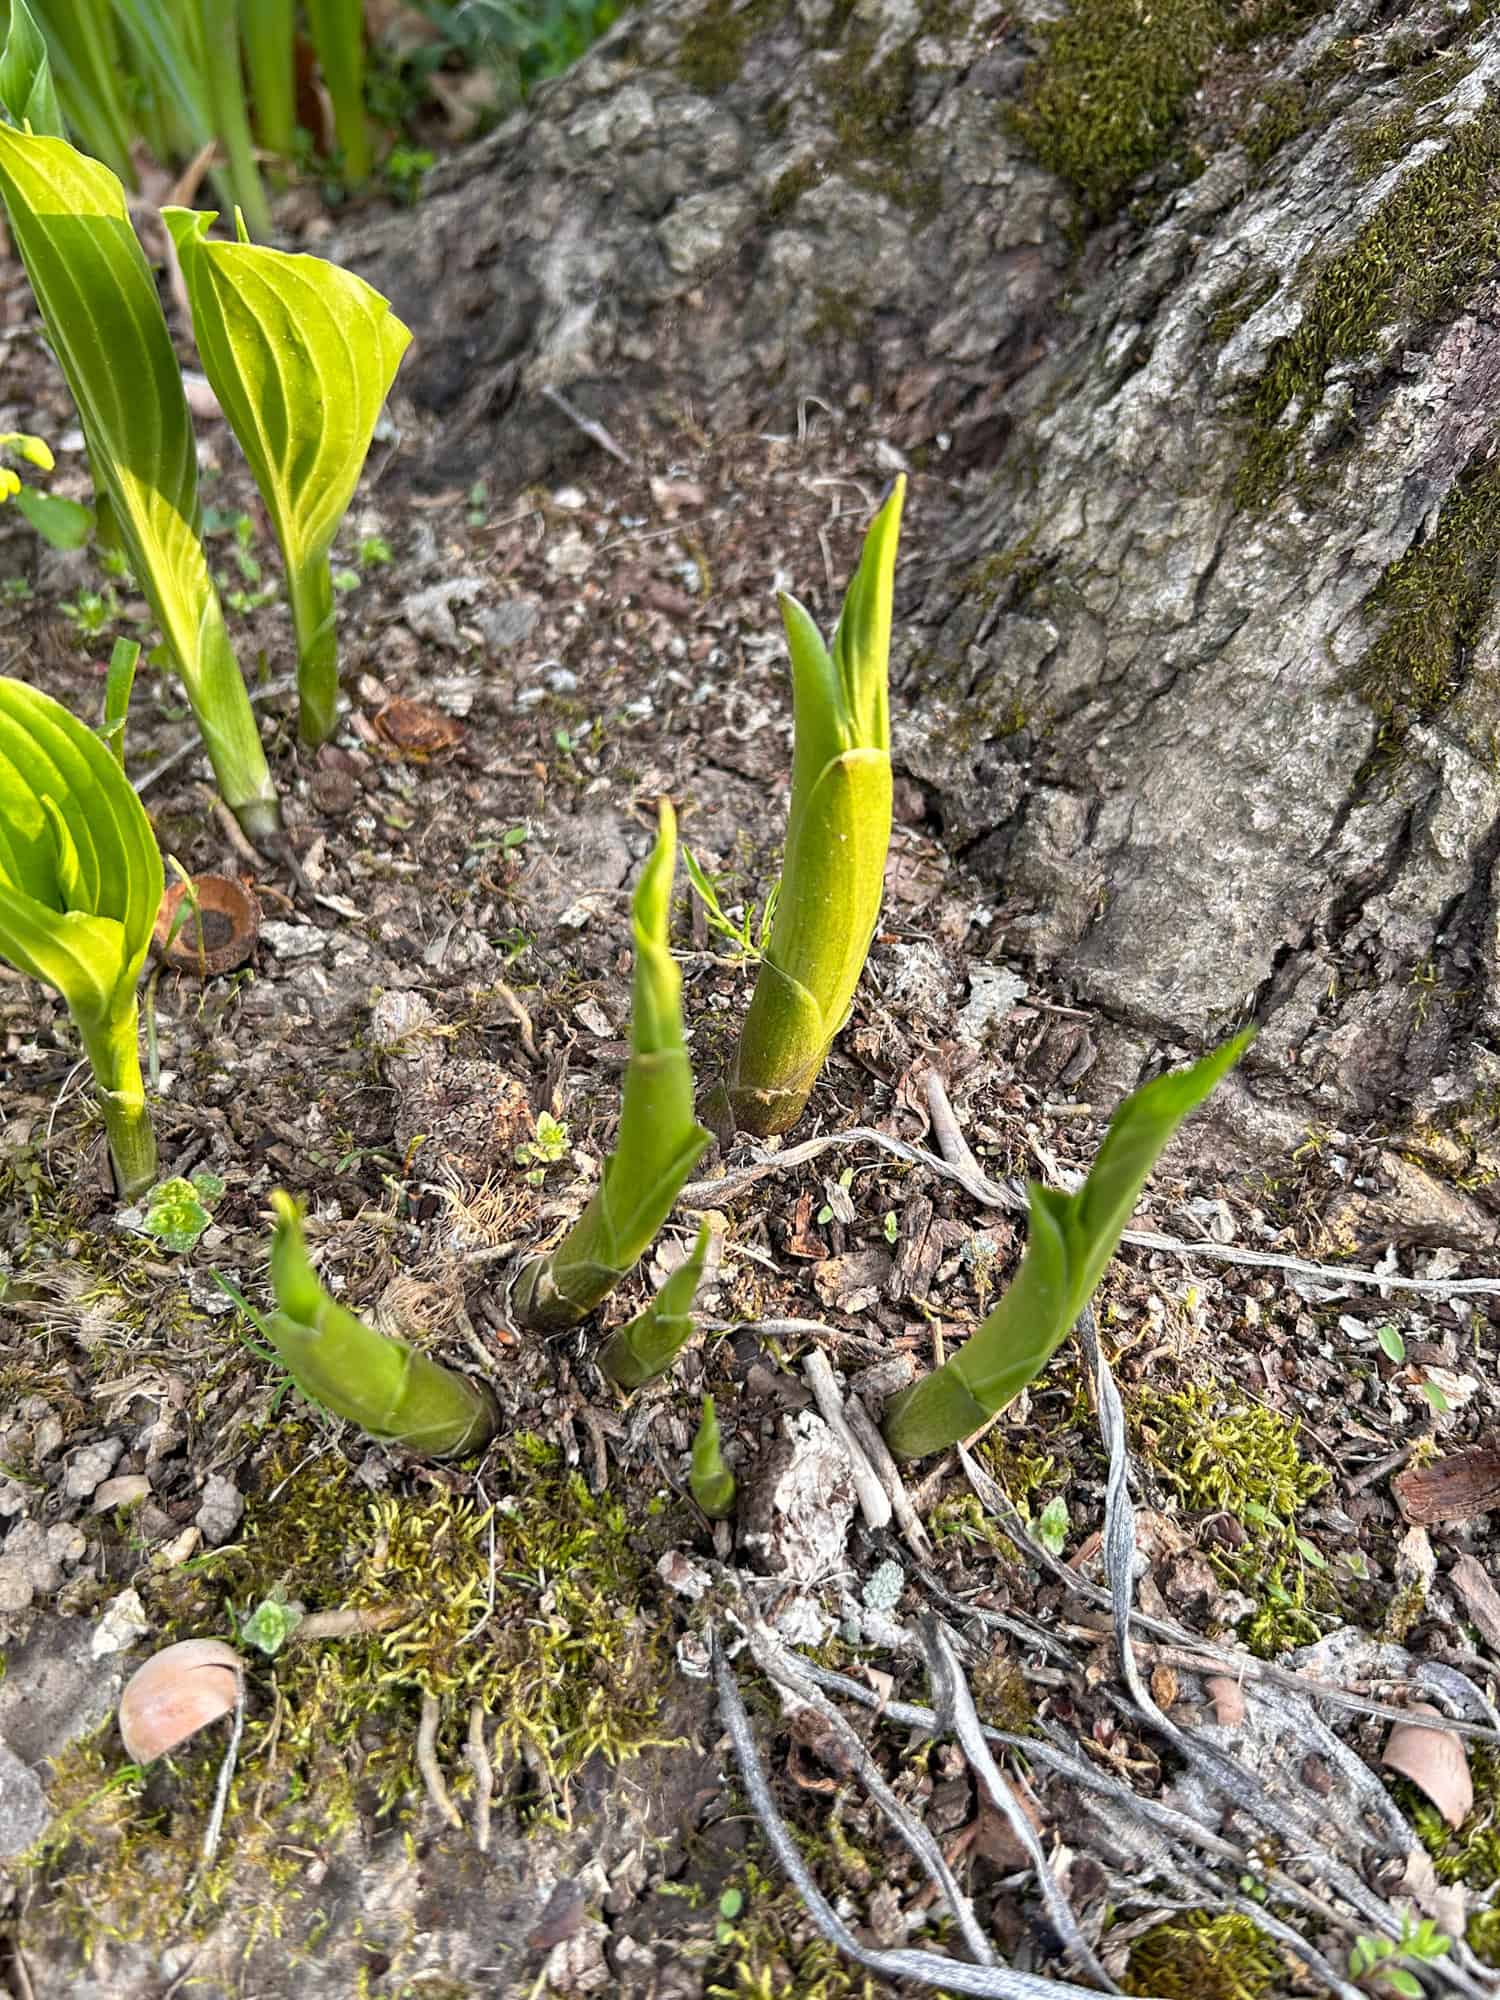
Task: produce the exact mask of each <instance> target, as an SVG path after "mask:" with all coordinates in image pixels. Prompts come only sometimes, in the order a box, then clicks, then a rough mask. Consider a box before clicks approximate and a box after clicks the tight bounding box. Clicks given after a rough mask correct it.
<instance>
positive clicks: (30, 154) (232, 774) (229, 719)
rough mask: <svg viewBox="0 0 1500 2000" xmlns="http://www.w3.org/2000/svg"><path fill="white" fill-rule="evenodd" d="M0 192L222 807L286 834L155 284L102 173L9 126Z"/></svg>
mask: <svg viewBox="0 0 1500 2000" xmlns="http://www.w3.org/2000/svg"><path fill="white" fill-rule="evenodd" d="M0 197H3V199H4V202H5V207H6V212H7V214H8V216H9V218H10V226H11V234H12V236H13V237H14V239H15V243H16V247H17V249H18V250H19V251H20V254H21V260H22V262H23V263H24V265H25V267H26V275H27V277H28V278H29V279H30V281H31V289H32V291H33V292H34V293H35V295H36V301H37V304H38V306H39V307H40V308H41V313H42V318H43V321H44V322H45V324H46V328H47V337H48V340H49V342H50V343H51V346H52V351H53V353H54V354H55V355H56V356H57V359H58V362H59V364H60V365H61V368H62V371H63V374H64V375H65V376H66V378H67V383H68V387H69V389H70V390H71V391H72V393H73V400H74V402H75V403H76V404H77V405H78V413H79V417H80V419H81V420H82V424H83V434H84V439H85V441H86V443H87V445H88V450H89V459H90V463H91V465H92V466H93V469H94V474H95V477H96V479H97V480H98V481H99V483H100V485H101V488H102V492H103V496H104V498H105V499H106V500H107V502H108V507H109V513H110V516H111V519H112V520H113V522H114V525H115V528H116V530H117V531H118V533H119V536H120V538H121V540H122V542H123V544H124V547H125V551H126V553H127V555H128V557H129V561H130V567H131V568H132V570H133V571H134V572H135V575H136V578H137V581H138V582H139V584H140V586H141V588H142V590H143V591H144V592H145V594H146V597H147V600H148V602H149V603H150V606H151V610H152V612H153V614H154V616H155V618H156V622H157V624H158V625H159V626H160V627H161V631H162V636H163V638H164V639H165V641H166V645H167V650H168V653H169V655H170V657H171V660H172V664H173V665H174V667H175V668H176V670H177V672H178V674H179V675H180V676H181V678H182V683H183V686H184V687H185V688H186V689H187V694H188V699H189V701H190V702H191V703H192V706H193V712H194V714H195V715H196V716H197V719H198V725H199V727H200V729H201V730H202V732H203V740H204V744H205V747H206V748H207V750H208V755H209V760H210V762H211V763H212V765H213V768H214V775H215V777H216V778H217V780H218V784H219V789H220V791H221V793H222V794H223V797H224V802H225V804H226V805H228V806H229V808H230V810H231V811H232V812H233V813H234V815H235V817H236V818H237V819H238V820H239V822H240V824H241V826H242V827H243V828H244V830H245V832H246V833H247V834H248V835H249V837H250V839H251V840H253V841H260V842H266V841H268V840H271V839H274V837H275V836H276V835H277V833H278V832H279V829H280V814H279V811H278V808H277V803H276V790H275V787H274V786H273V784H272V782H271V774H270V772H269V770H268V769H267V766H266V759H265V753H264V751H263V750H262V749H261V742H260V732H259V730H258V728H257V727H256V721H255V714H254V711H253V710H252V709H251V706H250V699H249V696H248V694H247V692H246V689H245V683H244V680H243V679H242V677H241V675H240V670H239V666H238V664H237V662H236V660H235V657H234V651H233V648H232V647H231V646H230V643H229V634H228V632H227V631H226V630H225V627H224V614H223V611H222V609H221V608H220V604H219V598H218V593H217V591H216V590H215V589H214V585H213V580H212V578H211V577H210V575H209V573H208V565H207V562H206V561H205V559H204V554H203V548H202V545H201V543H200V542H199V539H198V459H197V451H196V448H195V446H194V442H193V432H192V424H191V421H190V419H189V416H188V407H187V402H186V399H185V398H184V396H183V390H182V376H181V372H180V370H179V369H178V366H177V359H176V356H175V355H174V353H173V351H172V342H171V338H170V336H169V335H168V333H167V324H166V320H165V319H164V318H163V316H162V309H161V304H160V302H159V300H158V298H157V294H156V284H155V280H154V279H153V278H152V275H151V270H150V267H149V266H148V264H147V263H146V259H145V257H144V255H143V254H142V251H141V247H140V245H139V244H138V243H137V241H136V239H135V235H134V233H133V231H132V230H131V227H130V219H129V216H128V214H127V212H126V207H125V192H124V189H123V188H122V187H121V186H120V183H119V182H118V181H117V180H116V179H115V177H114V175H113V174H112V173H110V171H109V170H108V168H107V167H102V166H100V165H99V164H98V163H97V162H96V161H94V160H89V159H85V158H84V156H83V155H82V154H81V153H79V152H76V151H75V150H74V148H73V147H72V146H70V145H69V144H68V143H67V142H66V141H65V140H62V139H45V138H37V137H35V136H33V135H32V134H29V133H23V132H18V131H15V130H14V129H13V128H11V127H9V126H0Z"/></svg>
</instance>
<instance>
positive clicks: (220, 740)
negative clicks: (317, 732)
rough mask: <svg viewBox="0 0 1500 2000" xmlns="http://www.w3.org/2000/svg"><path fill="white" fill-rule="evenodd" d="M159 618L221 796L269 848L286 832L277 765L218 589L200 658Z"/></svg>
mask: <svg viewBox="0 0 1500 2000" xmlns="http://www.w3.org/2000/svg"><path fill="white" fill-rule="evenodd" d="M143 584H144V580H143ZM144 588H145V590H146V596H147V598H148V600H149V599H150V597H151V594H152V593H151V588H150V585H149V584H144ZM153 609H155V607H154V606H153ZM158 622H160V623H162V624H163V628H164V629H165V630H167V643H168V645H169V646H172V650H173V652H174V653H175V654H176V662H177V671H178V673H179V674H180V675H181V676H182V684H183V686H184V687H185V688H186V689H187V693H188V700H189V701H190V702H191V703H192V705H193V713H194V715H196V716H197V718H198V727H199V729H200V730H201V731H202V733H203V747H204V749H205V750H207V752H208V761H209V763H210V764H212V766H213V771H214V778H215V780H216V781H217V783H218V787H219V792H220V795H221V796H222V798H223V800H224V803H225V805H227V806H228V808H229V810H230V811H231V812H232V813H233V814H234V816H235V818H236V819H237V820H238V821H239V823H240V826H241V828H242V829H243V831H244V834H245V837H246V839H247V840H249V842H250V843H251V845H252V846H254V847H259V848H261V849H262V851H265V848H266V842H267V841H270V842H272V843H273V844H274V842H275V841H276V840H277V839H279V837H280V834H281V805H280V802H279V800H278V799H277V796H276V786H275V784H274V783H273V781H272V778H271V767H270V765H269V764H267V762H266V753H265V751H264V749H263V748H262V747H261V740H260V724H259V723H258V722H257V721H256V719H255V710H254V709H253V708H252V707H251V706H250V695H249V691H248V689H247V688H246V686H245V677H244V675H243V674H242V673H241V672H240V663H239V661H238V660H237V659H236V658H235V657H234V647H233V646H232V645H231V644H230V639H229V632H228V629H227V628H226V626H225V624H224V613H223V611H222V610H221V609H220V607H219V600H218V596H217V593H215V594H213V595H212V596H210V597H206V598H205V600H204V601H203V603H202V605H201V623H200V625H199V627H198V631H197V633H196V635H194V636H195V637H196V640H197V657H196V659H194V658H193V657H192V655H191V654H190V653H185V652H184V651H182V650H180V649H179V648H178V647H177V646H173V644H172V642H173V639H174V637H175V634H174V633H173V631H172V630H171V629H170V628H168V627H166V624H165V621H164V620H162V619H161V618H160V614H158ZM189 643H191V642H189Z"/></svg>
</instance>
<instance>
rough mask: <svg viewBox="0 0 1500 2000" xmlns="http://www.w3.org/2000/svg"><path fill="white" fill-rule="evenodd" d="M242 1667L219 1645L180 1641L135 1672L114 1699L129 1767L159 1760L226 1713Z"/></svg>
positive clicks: (237, 1688)
mask: <svg viewBox="0 0 1500 2000" xmlns="http://www.w3.org/2000/svg"><path fill="white" fill-rule="evenodd" d="M244 1671H245V1668H244V1663H243V1661H242V1660H241V1659H240V1656H239V1654H238V1653H236V1652H235V1650H234V1648H233V1647H232V1646H226V1645H225V1644H224V1642H223V1640H222V1639H183V1640H181V1641H179V1643H178V1644H177V1645H175V1646H164V1647H163V1648H162V1650H161V1652H159V1653H153V1654H152V1656H151V1658H150V1659H149V1660H147V1662H146V1663H145V1665H144V1666H142V1667H137V1668H136V1670H135V1672H134V1673H133V1674H132V1675H131V1676H130V1679H129V1680H128V1681H127V1682H126V1683H125V1687H124V1691H123V1692H122V1693H121V1695H120V1734H121V1736H123V1737H124V1739H125V1748H126V1750H127V1751H128V1752H129V1754H130V1757H131V1759H132V1761H133V1762H134V1763H137V1764H149V1763H151V1761H152V1760H153V1759H154V1758H156V1757H164V1756H165V1755H166V1754H167V1752H168V1751H169V1750H175V1749H176V1748H177V1746H178V1744H179V1743H185V1742H186V1741H187V1739H188V1738H189V1737H190V1736H196V1734H197V1733H198V1731H199V1730H200V1729H206V1728H207V1727H208V1725H209V1723H211V1722H218V1721H219V1720H220V1718H221V1717H223V1716H226V1715H228V1714H230V1713H231V1711H232V1710H233V1709H234V1707H235V1705H236V1703H237V1702H238V1701H239V1699H240V1687H241V1684H242V1681H243V1677H244Z"/></svg>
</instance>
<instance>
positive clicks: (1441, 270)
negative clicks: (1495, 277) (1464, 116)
mask: <svg viewBox="0 0 1500 2000" xmlns="http://www.w3.org/2000/svg"><path fill="white" fill-rule="evenodd" d="M1497 148H1500V110H1496V109H1495V108H1494V107H1491V108H1489V109H1487V110H1486V111H1484V112H1483V113H1481V114H1480V115H1479V116H1478V117H1476V118H1474V119H1472V120H1471V121H1470V122H1469V123H1468V124H1467V125H1465V126H1463V127H1462V128H1461V129H1460V130H1459V131H1457V132H1456V133H1454V134H1453V136H1452V138H1451V139H1450V141H1449V143H1448V144H1447V145H1446V146H1445V147H1444V148H1443V150H1442V152H1440V153H1437V154H1434V155H1433V156H1432V158H1430V159H1426V160H1423V161H1422V162H1421V163H1420V164H1419V165H1418V166H1416V167H1413V168H1412V170H1411V171H1410V173H1408V174H1406V175H1405V176H1404V177H1403V179H1402V180H1401V182H1400V184H1399V185H1398V186H1397V187H1396V188H1395V189H1394V190H1393V192H1392V193H1391V195H1390V196H1389V198H1388V199H1387V200H1386V201H1385V202H1383V203H1382V205H1381V207H1380V209H1379V210H1378V211H1377V213H1376V214H1375V215H1373V216H1372V217H1371V218H1370V220H1369V221H1368V222H1367V223H1366V224H1365V225H1364V227H1363V228H1362V229H1361V230H1360V232H1359V234H1358V235H1357V236H1356V237H1355V239H1354V241H1353V243H1351V244H1350V246H1349V248H1348V249H1347V250H1345V251H1342V252H1341V253H1340V254H1339V255H1338V256H1337V257H1334V258H1332V259H1331V260H1330V261H1329V262H1328V263H1327V264H1326V265H1325V266H1324V268H1323V270H1322V271H1321V272H1320V273H1319V276H1318V278H1317V280H1316V282H1315V284H1314V286H1313V290H1312V294H1311V297H1310V298H1309V299H1308V302H1307V308H1306V311H1305V312H1304V314H1303V317H1302V321H1301V323H1300V325H1298V326H1297V327H1296V328H1295V329H1294V331H1293V332H1291V333H1289V334H1287V335H1286V336H1285V337H1284V338H1283V339H1281V340H1279V341H1277V343H1276V345H1275V346H1274V347H1273V348H1272V350H1271V354H1270V357H1269V359H1268V361H1267V364H1266V367H1265V369H1264V371H1263V373H1262V374H1261V376H1260V378H1259V380H1258V381H1257V382H1256V383H1255V385H1254V386H1253V388H1252V389H1250V391H1249V392H1248V394H1247V396H1246V399H1245V406H1244V420H1245V451H1244V457H1243V460H1242V463H1241V466H1240V471H1239V475H1238V477H1237V479H1236V482H1235V487H1234V495H1235V499H1236V500H1237V501H1238V502H1239V504H1240V505H1241V506H1243V507H1249V506H1255V505H1263V504H1265V503H1267V502H1269V501H1270V500H1271V499H1273V498H1274V497H1275V495H1276V494H1277V493H1278V492H1279V491H1280V490H1281V488H1282V487H1283V486H1284V485H1285V483H1286V479H1287V473H1288V469H1289V467H1290V464H1291V460H1292V457H1293V454H1294V452H1295V450H1296V447H1297V443H1298V440H1299V439H1300V437H1301V436H1302V433H1303V431H1304V430H1305V429H1306V428H1307V426H1308V424H1309V423H1310V422H1311V421H1312V418H1313V415H1314V414H1315V412H1316V411H1317V409H1318V407H1319V405H1320V403H1321V402H1322V399H1323V392H1324V388H1325V385H1326V383H1327V380H1328V376H1329V373H1330V371H1331V370H1332V369H1333V368H1334V367H1335V365H1336V364H1337V363H1339V362H1341V361H1351V360H1358V359H1360V358H1362V357H1364V356H1368V355H1372V354H1374V353H1376V352H1377V351H1378V350H1379V348H1380V345H1381V336H1382V335H1383V334H1388V332H1389V330H1390V329H1393V328H1396V327H1402V328H1409V327H1411V326H1420V325H1422V324H1424V323H1425V322H1427V321H1430V320H1432V319H1434V318H1435V317H1436V316H1437V315H1438V314H1439V313H1440V312H1441V311H1442V310H1443V309H1444V307H1445V306H1446V305H1447V304H1448V303H1449V302H1451V301H1452V300H1454V299H1457V298H1461V297H1463V296H1464V294H1465V293H1466V291H1467V290H1468V288H1469V287H1470V286H1471V285H1472V284H1474V283H1475V282H1476V281H1477V279H1478V278H1479V277H1480V275H1481V274H1482V273H1484V272H1485V271H1487V270H1488V269H1489V268H1490V267H1491V266H1492V264H1493V262H1494V260H1495V257H1496V255H1497V252H1500V177H1497V174H1496V169H1495V161H1496V158H1497V157H1500V153H1497ZM1402 338H1403V339H1405V338H1406V335H1405V334H1404V333H1403V335H1402Z"/></svg>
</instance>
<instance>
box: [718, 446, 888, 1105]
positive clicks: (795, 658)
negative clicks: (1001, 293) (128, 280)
mask: <svg viewBox="0 0 1500 2000" xmlns="http://www.w3.org/2000/svg"><path fill="white" fill-rule="evenodd" d="M905 487H906V482H905V480H904V479H898V480H897V481H896V485H895V489H894V491H893V492H892V494H891V496H890V498H889V499H888V500H887V501H886V503H885V505H884V506H883V507H882V508H881V510H880V512H879V513H878V514H877V515H876V516H875V519H874V521H873V522H872V523H871V525H870V531H869V534H868V535H867V536H866V537H865V546H864V552H863V554H862V555H861V557H860V562H859V568H858V569H857V570H856V572H855V574H854V580H853V581H852V582H851V584H850V585H849V589H848V592H847V594H846V595H845V598H844V607H843V611H842V613H841V614H840V617H839V622H838V629H837V631H836V632H835V633H834V635H833V647H832V651H830V650H829V649H828V648H827V647H825V645H824V644H823V640H822V637H821V635H820V633H819V632H818V628H817V626H816V625H815V624H814V623H813V621H812V619H811V617H810V616H809V615H808V613H807V612H806V611H805V610H804V609H803V608H802V606H801V605H800V604H799V603H798V602H797V600H796V599H795V598H793V597H783V598H782V600H781V616H782V621H783V623H784V624H785V626H786V637H787V646H788V649H789V650H790V653H791V658H792V699H793V713H794V720H795V726H796V735H795V738H794V742H793V748H792V798H791V807H790V811H789V814H788V818H787V831H786V859H785V862H784V865H783V868H782V874H781V884H780V893H779V895H778V897H777V899H776V903H775V912H776V914H775V921H774V923H773V925H772V928H771V936H770V940H769V942H768V943H767V944H766V946H765V952H764V956H763V957H762V959H761V966H760V973H759V976H758V977H757V979H756V982H755V993H754V995H753V997H752V999H751V1002H750V1008H749V1012H748V1013H747V1014H746V1016H745V1025H744V1028H743V1030H742V1032H741V1035H740V1041H739V1047H738V1049H737V1050H736V1052H735V1056H734V1061H733V1063H732V1065H731V1068H730V1072H729V1075H728V1077H727V1079H726V1090H727V1094H728V1099H729V1107H730V1110H731V1111H732V1113H733V1115H734V1122H735V1124H736V1125H738V1126H739V1127H740V1129H741V1130H742V1131H746V1132H754V1133H758V1134H760V1135H761V1136H765V1135H767V1134H770V1133H773V1132H784V1131H786V1130H787V1128H788V1127H789V1126H791V1125H794V1124H795V1123H796V1122H797V1120H798V1118H799V1117H800V1116H801V1115H802V1107H803V1105H804V1104H806V1102H807V1099H808V1096H809V1094H810V1093H811V1091H812V1087H813V1085H814V1084H815V1083H816V1082H817V1080H818V1076H819V1074H820V1072H821V1071H822V1068H823V1064H824V1062H825V1061H826V1060H827V1056H828V1051H829V1049H830V1047H831V1046H832V1044H833V1039H834V1036H835V1035H837V1034H838V1033H839V1031H840V1029H841V1028H842V1027H843V1025H844V1023H845V1021H846V1020H847V1019H848V1018H849V1009H850V1007H851V1006H852V1004H853V1001H854V990H855V988H856V987H857V986H858V984H859V978H860V974H861V973H862V972H863V970H864V965H865V959H866V957H867V956H868V955H869V950H870V940H871V938H872V937H873V936H874V934H875V922H876V919H877V917H878V916H879V914H880V903H881V897H882V895H883V893H884V888H885V861H886V853H887V850H888V849H889V847H890V844H891V732H890V718H889V702H888V693H887V680H888V666H889V660H890V649H891V599H892V592H893V587H894V578H895V569H896V543H897V538H898V536H899V534H900V529H901V503H902V499H903V497H904V494H905Z"/></svg>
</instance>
